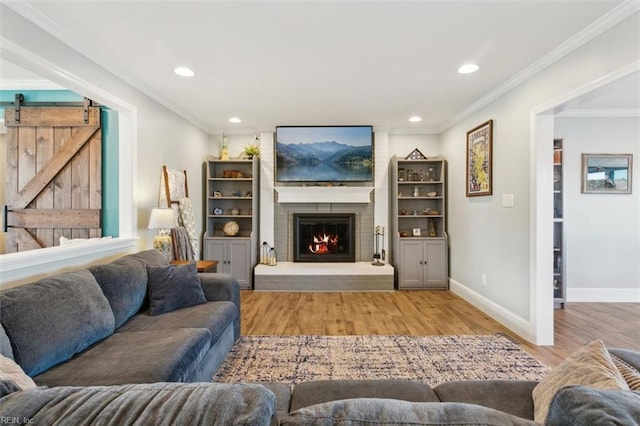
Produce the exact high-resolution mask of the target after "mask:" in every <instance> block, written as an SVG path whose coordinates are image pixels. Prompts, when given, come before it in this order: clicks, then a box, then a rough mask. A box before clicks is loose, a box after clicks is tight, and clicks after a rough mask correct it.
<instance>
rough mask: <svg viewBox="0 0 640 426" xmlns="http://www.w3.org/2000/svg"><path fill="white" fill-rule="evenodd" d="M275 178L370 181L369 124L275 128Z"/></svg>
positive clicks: (370, 149)
mask: <svg viewBox="0 0 640 426" xmlns="http://www.w3.org/2000/svg"><path fill="white" fill-rule="evenodd" d="M275 156H276V173H275V174H276V181H278V182H371V181H373V127H372V126H278V127H276V149H275Z"/></svg>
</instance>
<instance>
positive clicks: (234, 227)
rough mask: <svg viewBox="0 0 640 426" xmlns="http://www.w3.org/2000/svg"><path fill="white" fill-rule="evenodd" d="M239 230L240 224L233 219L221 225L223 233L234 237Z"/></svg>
mask: <svg viewBox="0 0 640 426" xmlns="http://www.w3.org/2000/svg"><path fill="white" fill-rule="evenodd" d="M239 231H240V226H239V225H238V222H236V221H233V220H232V221H229V222H227V223H225V224H224V226H223V227H222V232H224V235H225V236H227V237H235V236H236V235H238V232H239Z"/></svg>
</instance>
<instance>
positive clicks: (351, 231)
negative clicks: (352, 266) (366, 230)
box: [293, 213, 356, 262]
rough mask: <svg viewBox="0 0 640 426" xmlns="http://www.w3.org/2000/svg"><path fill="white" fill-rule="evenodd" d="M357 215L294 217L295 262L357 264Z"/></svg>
mask: <svg viewBox="0 0 640 426" xmlns="http://www.w3.org/2000/svg"><path fill="white" fill-rule="evenodd" d="M355 216H356V215H355V214H354V213H298V214H294V215H293V222H294V226H293V244H294V248H293V261H294V262H355Z"/></svg>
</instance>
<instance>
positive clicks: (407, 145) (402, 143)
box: [389, 133, 442, 158]
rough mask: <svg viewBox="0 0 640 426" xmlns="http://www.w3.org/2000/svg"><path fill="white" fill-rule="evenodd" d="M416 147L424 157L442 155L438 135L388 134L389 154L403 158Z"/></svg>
mask: <svg viewBox="0 0 640 426" xmlns="http://www.w3.org/2000/svg"><path fill="white" fill-rule="evenodd" d="M416 148H418V149H419V150H420V152H421V153H423V154H424V155H425V156H426V157H435V156H437V155H442V148H441V146H440V136H439V135H417V134H414V135H412V134H404V133H401V134H395V133H391V134H389V156H390V157H392V156H394V155H396V156H398V158H405V157H406V156H407V155H409V154H410V153H411V152H412V151H413V150H414V149H416Z"/></svg>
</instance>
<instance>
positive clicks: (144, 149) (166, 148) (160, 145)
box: [0, 5, 210, 287]
mask: <svg viewBox="0 0 640 426" xmlns="http://www.w3.org/2000/svg"><path fill="white" fill-rule="evenodd" d="M0 19H1V24H2V33H1V34H0V36H1V39H0V41H2V43H0V50H1V53H2V56H3V57H4V58H6V59H7V60H9V61H10V62H13V63H15V64H17V65H19V66H22V67H23V68H26V69H29V70H31V71H33V72H35V73H37V74H39V75H41V76H42V77H44V78H47V79H49V80H51V81H53V82H55V83H58V84H60V85H62V86H63V87H67V88H69V89H70V90H73V91H74V92H76V93H79V94H82V95H84V96H87V97H89V98H91V99H93V100H96V101H98V102H99V103H102V104H105V105H107V106H109V107H112V108H113V109H115V110H117V111H119V112H120V114H121V116H122V117H123V120H121V122H124V123H125V124H130V125H131V126H130V128H129V129H125V131H124V134H121V142H120V158H121V161H120V166H121V170H120V180H121V182H120V192H121V201H120V209H121V210H122V213H121V220H120V222H121V232H120V235H121V236H123V235H124V236H127V237H133V238H139V240H138V241H137V243H135V249H136V250H142V249H148V248H151V240H152V238H153V233H152V231H149V230H147V229H146V228H147V222H148V219H149V212H150V210H151V208H153V207H154V206H156V205H157V200H158V193H159V192H158V191H159V185H160V173H161V167H162V165H163V164H166V165H168V166H170V167H171V168H175V169H186V170H187V172H188V175H189V191H190V193H191V194H193V195H192V197H191V199H192V202H193V207H194V214H195V216H196V218H195V220H196V225H197V226H198V228H199V232H200V234H201V233H202V226H201V225H202V221H203V220H202V214H201V211H202V196H201V195H202V187H203V185H202V184H203V179H202V166H201V165H202V163H203V161H204V160H205V159H206V156H207V154H208V153H209V151H210V141H209V137H208V135H207V134H206V132H204V131H202V130H201V129H199V128H198V127H196V126H195V125H193V124H191V123H190V122H188V121H187V120H185V119H183V118H182V117H179V116H177V115H176V114H175V113H173V112H171V111H169V110H168V109H167V108H165V107H164V106H162V105H160V104H158V103H157V102H155V101H154V100H152V99H151V98H149V97H148V96H146V95H145V94H144V93H142V92H140V91H139V90H138V89H136V88H135V87H133V86H131V85H130V84H128V83H127V82H125V81H123V80H121V79H119V78H118V77H116V76H114V75H113V74H111V73H109V72H107V71H106V70H105V69H103V68H101V67H100V66H98V65H97V64H96V63H95V62H93V61H91V60H89V59H87V58H86V57H84V56H82V55H80V54H79V53H78V52H77V51H75V50H73V49H71V48H70V47H69V46H67V45H66V44H64V43H62V42H61V41H59V40H58V39H56V38H54V37H52V36H51V35H49V34H48V33H46V32H44V31H43V30H41V29H40V28H38V27H36V26H34V25H33V24H32V23H30V22H29V21H27V20H25V19H24V18H22V17H21V16H20V15H18V14H16V13H15V12H13V11H12V10H11V9H9V8H7V7H6V6H4V5H0ZM2 167H4V163H2V164H0V172H1V168H2ZM122 194H125V198H128V199H125V200H123V199H122ZM127 222H130V224H128V223H127ZM128 225H129V226H128ZM123 226H124V229H123ZM114 244H117V243H114ZM43 250H52V251H54V252H56V255H54V256H50V258H52V259H54V258H55V262H46V261H43V262H42V263H39V264H36V265H34V264H33V262H31V263H29V262H27V263H26V265H25V266H24V267H22V266H20V259H17V257H22V258H28V257H29V256H31V255H30V254H29V252H25V253H18V254H17V255H19V256H12V255H2V256H0V257H1V258H2V259H0V260H1V261H2V265H3V274H2V277H1V282H0V286H2V287H7V286H12V285H15V284H16V283H21V282H24V281H28V280H30V277H37V276H41V275H43V274H48V273H53V272H57V271H62V270H68V269H73V268H77V267H81V266H85V265H86V264H87V263H95V262H99V261H101V259H103V258H105V257H107V256H113V255H114V253H115V254H117V253H118V252H123V251H126V249H125V248H123V247H122V246H118V247H117V248H115V249H114V248H113V247H111V248H110V249H107V248H105V250H104V253H103V254H101V252H102V251H101V250H94V251H95V252H94V253H92V255H91V256H77V255H76V256H66V255H64V250H62V249H61V248H60V247H54V248H51V249H43ZM129 250H130V249H129ZM36 251H41V250H36ZM89 251H91V250H89ZM7 256H8V257H7ZM38 258H39V259H42V258H43V257H42V256H39V257H38ZM39 262H40V261H39ZM9 265H12V266H11V273H10V274H9V273H7V269H6V268H9Z"/></svg>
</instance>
